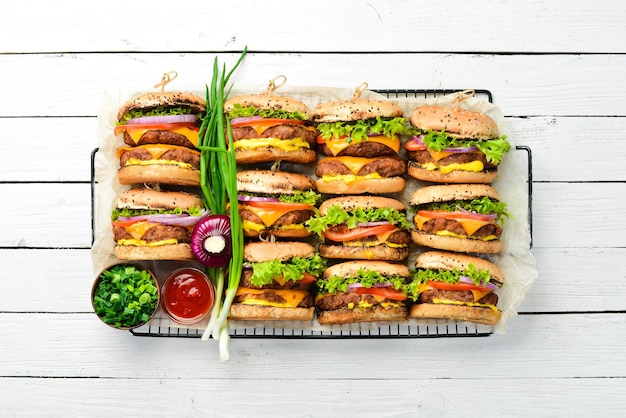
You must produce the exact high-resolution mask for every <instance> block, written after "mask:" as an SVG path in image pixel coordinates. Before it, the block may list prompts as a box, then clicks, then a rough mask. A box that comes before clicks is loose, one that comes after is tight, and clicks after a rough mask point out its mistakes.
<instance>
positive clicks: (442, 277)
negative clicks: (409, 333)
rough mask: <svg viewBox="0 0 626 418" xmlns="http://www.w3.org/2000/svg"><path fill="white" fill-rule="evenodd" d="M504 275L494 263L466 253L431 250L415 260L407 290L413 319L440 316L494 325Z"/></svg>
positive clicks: (410, 315) (498, 311)
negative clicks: (497, 291) (498, 291)
mask: <svg viewBox="0 0 626 418" xmlns="http://www.w3.org/2000/svg"><path fill="white" fill-rule="evenodd" d="M503 283H504V275H503V274H502V271H501V270H500V269H499V268H498V266H496V265H495V264H493V263H490V262H489V261H487V260H484V259H482V258H478V257H472V256H468V255H466V254H458V253H450V252H444V251H428V252H425V253H422V254H420V255H419V256H418V257H417V259H416V260H415V272H414V273H413V280H412V282H411V283H410V284H409V285H407V286H406V287H405V291H406V293H407V295H408V296H409V298H410V299H411V300H413V301H414V302H415V303H413V304H412V305H411V307H410V310H409V317H411V318H438V319H453V320H457V321H469V322H476V323H481V324H487V325H494V324H496V323H497V322H498V321H499V320H500V316H501V315H502V312H501V311H500V310H499V309H498V308H497V306H496V305H497V304H498V295H497V294H496V293H494V291H496V290H498V289H499V288H500V287H502V284H503Z"/></svg>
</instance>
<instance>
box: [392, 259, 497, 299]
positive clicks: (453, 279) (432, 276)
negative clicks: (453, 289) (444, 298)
mask: <svg viewBox="0 0 626 418" xmlns="http://www.w3.org/2000/svg"><path fill="white" fill-rule="evenodd" d="M411 276H412V280H411V282H409V283H407V284H405V285H404V286H403V288H402V291H403V292H404V294H405V295H407V296H408V297H409V298H411V299H412V300H417V298H418V297H419V287H420V285H421V284H424V283H426V282H431V281H433V282H444V283H448V284H457V283H459V282H460V280H459V278H460V277H461V276H466V277H469V278H470V279H471V280H472V282H473V283H474V284H476V285H477V286H484V285H485V284H486V283H488V282H489V280H490V279H491V274H490V273H489V270H478V269H477V268H476V266H474V265H473V264H469V265H468V268H466V269H456V268H455V269H452V270H443V269H442V270H436V269H417V270H415V271H413V272H412V275H411Z"/></svg>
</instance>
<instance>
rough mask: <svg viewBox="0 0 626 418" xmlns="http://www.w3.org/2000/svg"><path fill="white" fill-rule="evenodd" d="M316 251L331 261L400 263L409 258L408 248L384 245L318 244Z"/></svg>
mask: <svg viewBox="0 0 626 418" xmlns="http://www.w3.org/2000/svg"><path fill="white" fill-rule="evenodd" d="M317 250H318V251H319V253H320V255H321V256H322V257H325V258H333V259H336V258H346V259H353V260H387V261H402V260H404V259H406V258H407V257H408V256H409V249H408V248H391V247H387V246H386V245H384V244H381V245H375V246H372V247H347V246H343V245H327V244H319V245H318V247H317Z"/></svg>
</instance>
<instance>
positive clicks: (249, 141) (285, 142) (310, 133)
mask: <svg viewBox="0 0 626 418" xmlns="http://www.w3.org/2000/svg"><path fill="white" fill-rule="evenodd" d="M224 112H225V113H226V115H227V117H228V119H230V127H231V129H232V140H233V147H234V148H235V158H236V161H237V164H240V165H251V164H261V163H267V162H275V161H285V162H290V163H296V164H309V163H313V162H315V161H316V160H317V151H316V145H315V138H316V137H317V130H316V129H315V127H314V126H313V125H312V123H311V122H310V117H311V111H310V110H309V108H308V107H307V106H306V105H305V104H304V103H302V102H301V101H299V100H297V99H293V98H290V97H285V96H279V95H275V94H272V93H262V94H248V95H242V96H237V97H233V98H231V99H228V100H227V101H226V102H225V103H224Z"/></svg>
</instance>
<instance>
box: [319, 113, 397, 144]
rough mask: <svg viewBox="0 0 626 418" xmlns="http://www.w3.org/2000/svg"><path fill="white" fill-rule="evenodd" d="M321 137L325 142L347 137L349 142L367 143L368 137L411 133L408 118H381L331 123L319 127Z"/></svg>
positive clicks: (321, 124)
mask: <svg viewBox="0 0 626 418" xmlns="http://www.w3.org/2000/svg"><path fill="white" fill-rule="evenodd" d="M317 130H318V131H319V133H320V136H321V137H322V138H324V139H325V140H329V139H330V138H331V137H342V136H347V137H348V139H347V142H348V143H349V142H351V141H356V142H361V141H367V139H368V135H370V134H376V135H384V136H394V135H402V134H405V133H407V132H408V131H409V128H408V127H407V122H406V118H401V117H398V118H381V117H380V116H377V117H376V118H374V119H366V120H357V121H351V122H331V123H320V124H318V125H317Z"/></svg>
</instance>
